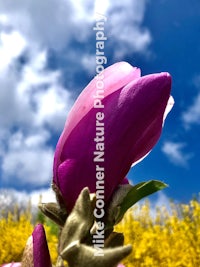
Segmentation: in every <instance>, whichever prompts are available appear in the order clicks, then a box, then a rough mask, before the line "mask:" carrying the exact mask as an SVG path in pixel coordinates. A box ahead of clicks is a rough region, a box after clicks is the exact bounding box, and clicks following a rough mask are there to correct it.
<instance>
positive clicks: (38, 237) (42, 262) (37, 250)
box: [32, 224, 52, 267]
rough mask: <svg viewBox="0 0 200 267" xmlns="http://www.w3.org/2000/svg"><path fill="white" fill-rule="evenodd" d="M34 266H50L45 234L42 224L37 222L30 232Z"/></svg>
mask: <svg viewBox="0 0 200 267" xmlns="http://www.w3.org/2000/svg"><path fill="white" fill-rule="evenodd" d="M32 237H33V260H34V267H44V266H45V267H52V265H51V260H50V254H49V249H48V245H47V240H46V234H45V231H44V227H43V225H42V224H38V225H37V226H36V227H35V228H34V231H33V233H32Z"/></svg>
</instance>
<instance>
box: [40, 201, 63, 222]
mask: <svg viewBox="0 0 200 267" xmlns="http://www.w3.org/2000/svg"><path fill="white" fill-rule="evenodd" d="M38 208H39V209H40V210H41V212H42V213H43V214H44V215H45V216H47V217H48V218H50V219H51V220H52V221H54V222H55V223H56V224H58V225H59V226H61V227H63V226H64V224H65V221H66V219H67V213H66V211H65V210H64V209H61V208H60V206H59V205H58V204H57V203H40V204H39V205H38Z"/></svg>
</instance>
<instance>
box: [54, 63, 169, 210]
mask: <svg viewBox="0 0 200 267" xmlns="http://www.w3.org/2000/svg"><path fill="white" fill-rule="evenodd" d="M99 88H100V89H99ZM170 90H171V77H170V75H169V74H168V73H158V74H150V75H146V76H143V77H141V74H140V69H138V68H135V67H132V66H131V65H130V64H128V63H126V62H119V63H117V64H114V65H112V66H110V67H108V68H107V69H105V70H104V71H103V72H102V73H100V74H99V75H98V76H97V77H95V78H94V79H93V80H92V81H91V82H90V83H89V85H88V86H87V87H86V88H85V89H84V90H83V92H82V93H81V94H80V96H79V97H78V99H77V100H76V102H75V104H74V106H73V108H72V110H71V112H70V113H69V116H68V118H67V121H66V124H65V127H64V130H63V132H62V135H61V137H60V139H59V141H58V144H57V147H56V151H55V157H54V167H53V174H54V176H53V184H54V185H56V186H57V188H59V190H60V193H61V195H62V198H63V200H64V202H65V206H66V209H67V211H68V212H70V211H71V209H72V208H73V206H74V203H75V201H76V199H77V197H78V195H79V193H80V191H81V190H82V188H84V187H86V186H87V187H89V190H90V192H95V191H96V175H97V172H101V174H100V173H99V175H102V176H103V178H104V188H105V192H104V197H105V202H106V203H108V202H109V201H110V199H111V197H112V194H113V193H114V191H115V189H116V188H117V186H118V185H119V184H121V183H123V179H124V177H125V176H126V175H127V173H128V171H129V169H130V167H131V166H132V165H133V164H135V163H137V162H138V161H140V160H141V159H142V158H143V157H144V156H145V155H147V154H148V153H149V152H150V150H151V149H152V148H153V146H154V145H155V144H156V143H157V141H158V139H159V137H160V134H161V130H162V125H163V120H164V118H165V117H166V113H167V112H168V111H169V109H170V108H169V106H172V105H173V101H171V98H170ZM169 99H170V101H168V100H169Z"/></svg>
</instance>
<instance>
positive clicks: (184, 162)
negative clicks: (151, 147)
mask: <svg viewBox="0 0 200 267" xmlns="http://www.w3.org/2000/svg"><path fill="white" fill-rule="evenodd" d="M184 148H185V144H184V143H178V142H177V143H175V142H171V141H167V142H165V143H164V144H163V147H162V151H163V153H164V154H165V155H166V156H167V157H168V159H169V160H170V161H171V162H172V163H173V164H175V165H179V166H183V167H187V166H188V160H189V159H190V158H191V157H192V155H191V154H188V153H186V152H184V151H183V149H184Z"/></svg>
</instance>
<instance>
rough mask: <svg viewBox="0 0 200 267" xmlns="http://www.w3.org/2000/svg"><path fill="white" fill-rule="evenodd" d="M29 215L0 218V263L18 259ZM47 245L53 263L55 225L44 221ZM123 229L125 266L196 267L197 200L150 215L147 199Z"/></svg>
mask: <svg viewBox="0 0 200 267" xmlns="http://www.w3.org/2000/svg"><path fill="white" fill-rule="evenodd" d="M30 219H31V217H30V214H28V213H24V214H21V215H20V216H19V218H16V216H15V214H9V215H8V216H7V218H2V219H1V220H0V237H1V238H0V264H2V263H4V262H10V261H20V259H21V256H22V253H23V248H24V246H25V243H26V240H27V238H28V236H29V235H31V233H32V230H33V225H32V223H31V222H30ZM45 230H46V234H47V240H48V245H49V248H50V252H51V257H52V260H53V262H55V259H56V257H57V252H56V249H57V236H56V230H55V226H54V225H53V224H52V223H50V222H49V221H48V220H46V222H45ZM116 231H118V232H123V233H124V235H125V243H126V244H132V245H133V251H132V254H131V255H130V256H129V257H127V258H126V259H125V260H124V262H123V264H124V265H126V267H199V266H200V203H199V202H198V201H196V200H192V201H191V202H190V203H189V204H187V205H178V204H172V205H171V211H170V212H168V211H167V210H166V208H165V207H162V208H160V209H157V211H155V212H154V214H153V215H151V209H150V207H149V204H148V202H146V203H145V204H144V205H142V206H136V207H134V208H132V209H130V210H129V211H128V213H127V214H126V216H125V218H124V219H123V221H122V222H121V223H120V224H119V225H117V226H116Z"/></svg>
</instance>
